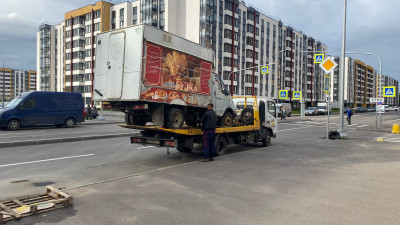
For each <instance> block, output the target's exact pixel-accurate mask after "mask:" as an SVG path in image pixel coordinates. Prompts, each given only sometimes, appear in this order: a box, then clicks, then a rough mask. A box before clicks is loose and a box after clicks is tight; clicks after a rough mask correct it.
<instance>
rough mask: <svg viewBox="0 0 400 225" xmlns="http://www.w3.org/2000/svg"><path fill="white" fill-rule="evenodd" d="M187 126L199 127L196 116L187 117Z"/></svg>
mask: <svg viewBox="0 0 400 225" xmlns="http://www.w3.org/2000/svg"><path fill="white" fill-rule="evenodd" d="M186 124H187V125H188V126H192V127H195V126H196V125H197V117H196V116H194V115H187V116H186Z"/></svg>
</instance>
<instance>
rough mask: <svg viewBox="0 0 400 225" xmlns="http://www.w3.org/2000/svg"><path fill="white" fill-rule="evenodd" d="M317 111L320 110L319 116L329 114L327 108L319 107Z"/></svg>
mask: <svg viewBox="0 0 400 225" xmlns="http://www.w3.org/2000/svg"><path fill="white" fill-rule="evenodd" d="M317 109H318V113H319V115H325V114H328V111H326V108H325V106H318V107H317Z"/></svg>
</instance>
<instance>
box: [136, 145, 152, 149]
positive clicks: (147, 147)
mask: <svg viewBox="0 0 400 225" xmlns="http://www.w3.org/2000/svg"><path fill="white" fill-rule="evenodd" d="M144 148H154V146H151V145H149V146H142V147H139V148H137V149H144Z"/></svg>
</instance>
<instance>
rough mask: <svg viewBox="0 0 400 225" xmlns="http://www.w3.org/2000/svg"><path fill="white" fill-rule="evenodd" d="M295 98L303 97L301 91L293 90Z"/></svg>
mask: <svg viewBox="0 0 400 225" xmlns="http://www.w3.org/2000/svg"><path fill="white" fill-rule="evenodd" d="M293 99H295V100H299V99H301V91H294V92H293Z"/></svg>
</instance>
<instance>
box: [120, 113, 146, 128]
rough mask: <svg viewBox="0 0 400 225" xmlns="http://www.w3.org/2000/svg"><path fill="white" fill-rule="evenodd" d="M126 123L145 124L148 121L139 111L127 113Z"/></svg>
mask: <svg viewBox="0 0 400 225" xmlns="http://www.w3.org/2000/svg"><path fill="white" fill-rule="evenodd" d="M125 123H126V125H138V126H144V125H146V123H147V119H145V118H143V117H141V116H140V115H139V114H138V113H135V114H130V113H125Z"/></svg>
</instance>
